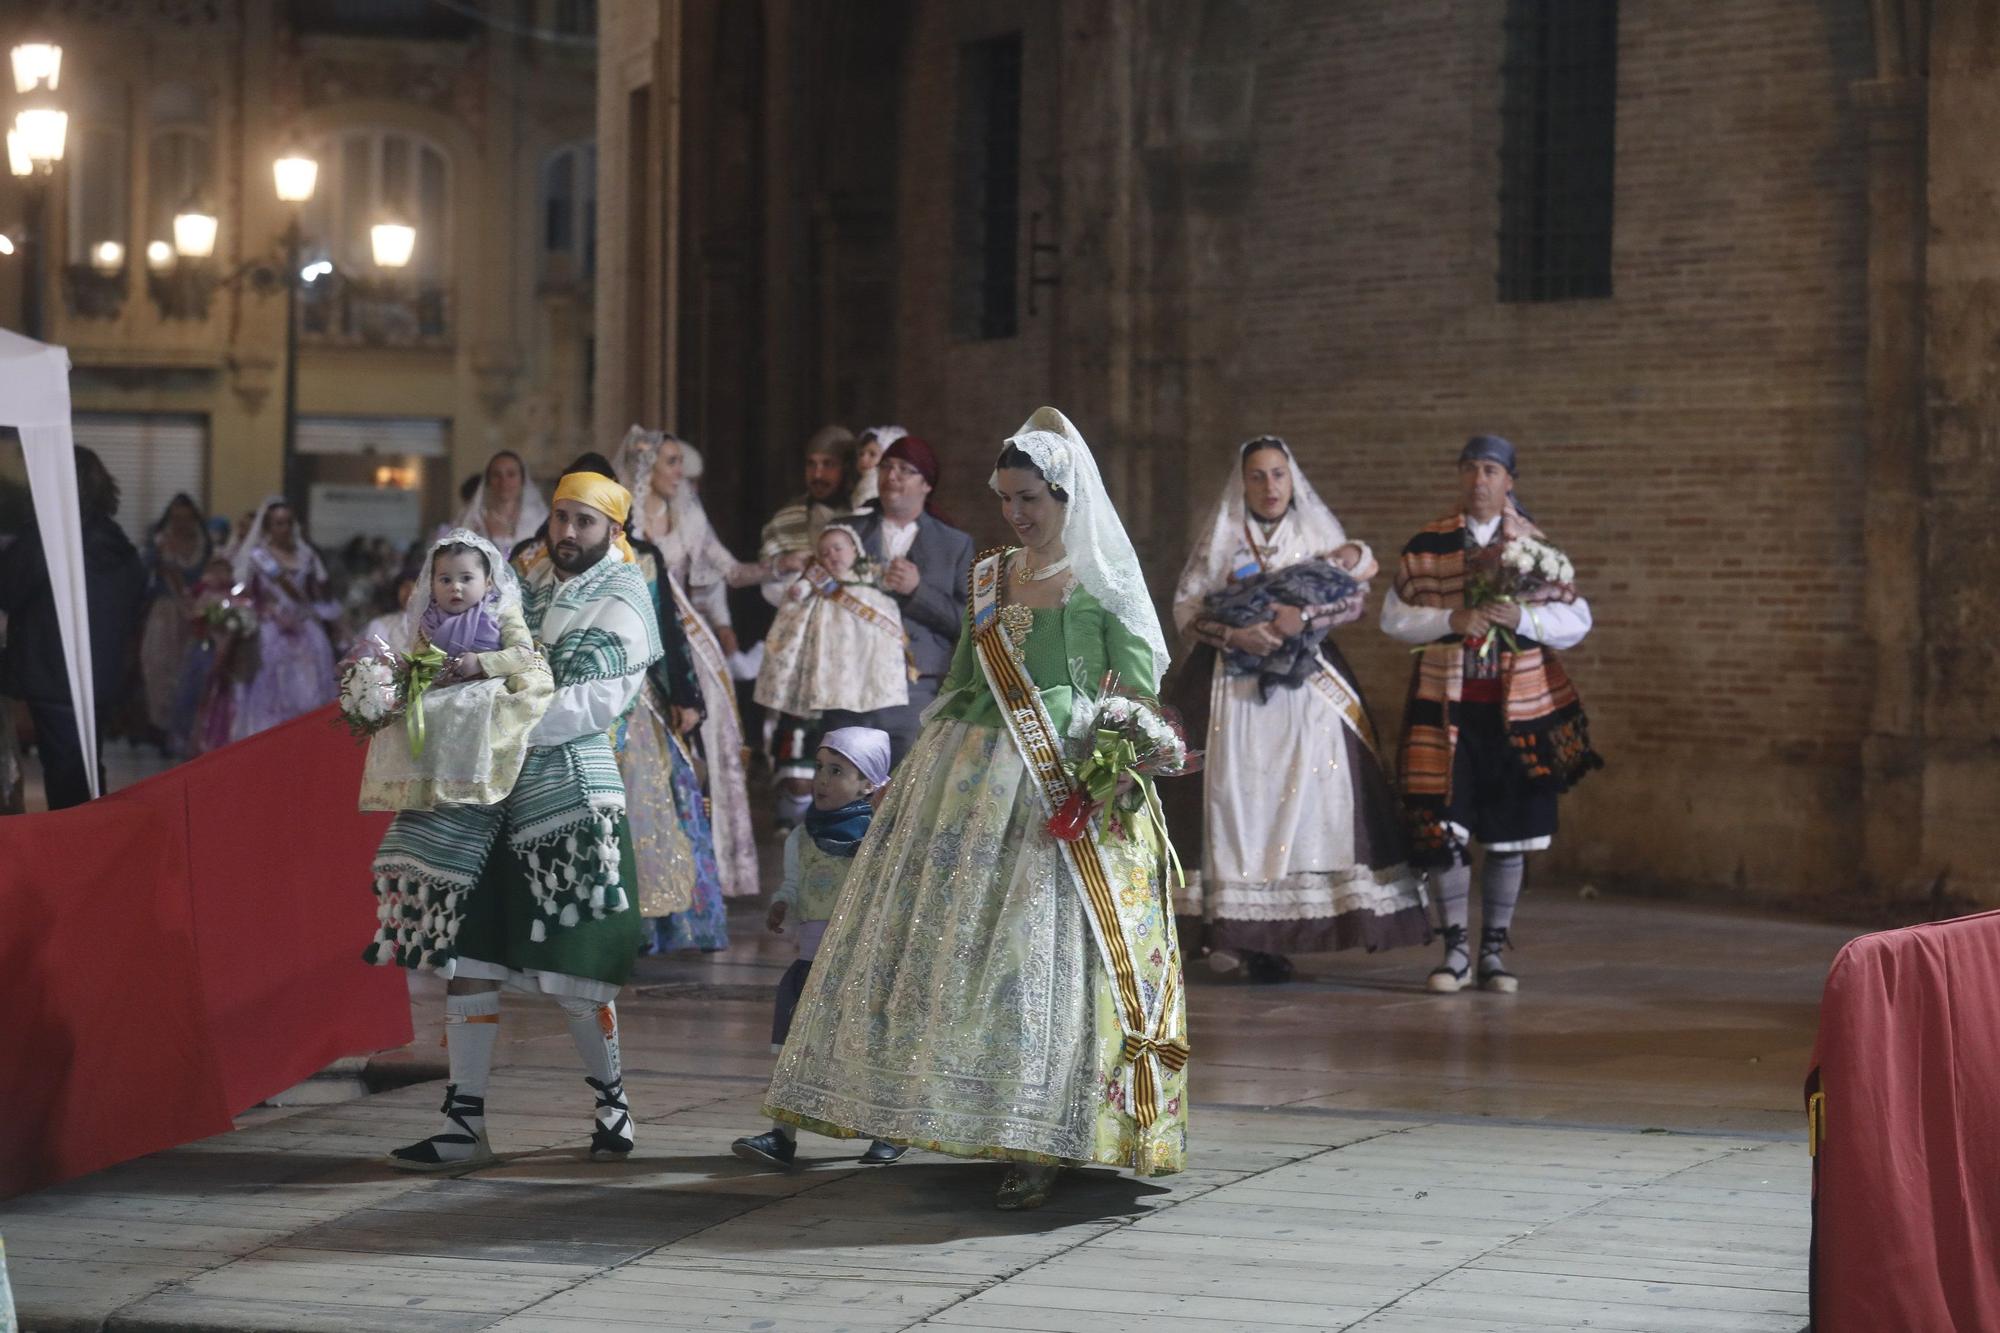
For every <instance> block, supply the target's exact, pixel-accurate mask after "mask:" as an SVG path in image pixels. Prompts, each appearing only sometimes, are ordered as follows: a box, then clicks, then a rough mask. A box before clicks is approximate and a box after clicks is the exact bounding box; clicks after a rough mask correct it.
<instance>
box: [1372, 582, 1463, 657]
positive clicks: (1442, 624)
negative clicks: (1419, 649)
mask: <svg viewBox="0 0 2000 1333" xmlns="http://www.w3.org/2000/svg"><path fill="white" fill-rule="evenodd" d="M1382 632H1383V633H1384V634H1386V635H1388V636H1389V637H1390V638H1392V639H1395V640H1397V641H1399V642H1401V643H1407V644H1412V645H1415V644H1425V643H1436V642H1437V641H1438V640H1439V639H1442V638H1447V637H1449V636H1450V634H1451V611H1450V610H1449V609H1448V608H1446V607H1442V606H1411V605H1410V604H1409V603H1407V602H1405V601H1404V600H1403V599H1402V598H1400V597H1398V596H1397V595H1396V590H1395V589H1394V588H1390V589H1389V595H1388V596H1387V597H1384V598H1383V599H1382Z"/></svg>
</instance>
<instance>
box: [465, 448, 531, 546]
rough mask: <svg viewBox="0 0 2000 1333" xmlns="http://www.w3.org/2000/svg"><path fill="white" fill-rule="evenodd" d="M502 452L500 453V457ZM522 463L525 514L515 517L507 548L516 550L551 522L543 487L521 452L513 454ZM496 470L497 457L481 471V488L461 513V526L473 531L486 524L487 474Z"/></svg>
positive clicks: (481, 529)
mask: <svg viewBox="0 0 2000 1333" xmlns="http://www.w3.org/2000/svg"><path fill="white" fill-rule="evenodd" d="M497 456H498V455H496V457H497ZM509 456H510V457H512V458H513V459H514V461H515V462H516V463H520V466H521V513H520V516H519V517H518V518H516V519H515V520H514V530H513V531H512V532H510V533H508V534H507V548H508V549H509V550H512V549H513V548H514V546H515V545H516V544H517V543H520V542H524V541H526V540H528V538H530V537H532V536H534V535H535V534H536V533H537V532H540V531H541V530H542V524H544V523H546V522H548V521H549V502H548V500H546V499H545V498H544V497H543V495H542V488H541V487H539V486H537V485H535V483H534V480H533V479H532V478H531V477H529V476H528V465H527V464H526V463H521V460H520V456H519V455H518V454H510V455H509ZM492 470H493V459H491V458H489V459H487V460H486V466H485V467H484V468H482V469H481V470H480V473H479V487H478V489H476V490H474V491H473V492H472V500H471V501H470V503H468V504H467V505H466V506H465V509H464V511H463V512H462V513H460V514H459V516H458V524H457V526H458V527H459V528H462V529H466V530H469V531H472V532H481V531H484V530H485V527H486V474H487V473H488V472H491V471H492Z"/></svg>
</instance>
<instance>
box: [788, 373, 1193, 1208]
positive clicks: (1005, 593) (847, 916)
mask: <svg viewBox="0 0 2000 1333" xmlns="http://www.w3.org/2000/svg"><path fill="white" fill-rule="evenodd" d="M992 485H993V489H994V491H995V492H996V493H997V494H998V495H999V496H1000V507H1001V511H1002V514H1003V516H1004V517H1005V518H1006V520H1007V522H1008V524H1009V526H1011V527H1012V528H1013V529H1014V531H1015V533H1016V534H1017V536H1018V537H1019V540H1020V543H1021V544H1020V545H1019V546H1018V547H1015V548H1011V549H1008V550H1005V551H996V552H989V553H988V554H987V555H986V556H985V557H984V558H983V559H981V560H979V561H978V562H976V563H975V564H974V566H973V572H972V598H971V607H970V609H969V619H968V630H967V632H966V633H965V634H964V635H963V636H962V637H961V638H960V639H959V645H958V652H957V656H956V657H955V658H954V659H953V662H952V666H951V670H950V672H949V673H948V674H947V676H946V677H945V681H944V685H943V688H942V689H941V690H940V692H939V694H938V699H937V702H936V704H934V705H933V706H932V707H931V709H930V710H929V713H928V716H927V718H926V721H925V723H924V729H923V731H922V733H921V734H920V735H919V736H918V738H917V741H916V744H915V745H914V746H913V747H912V748H911V750H910V753H909V755H908V756H907V757H906V758H905V759H904V760H903V763H902V765H901V767H899V768H898V769H897V770H896V775H895V777H894V779H893V780H892V782H891V784H890V786H889V789H888V794H887V796H886V797H885V799H884V800H883V802H882V806H881V810H880V813H878V814H877V815H876V816H875V820H874V824H873V826H872V827H871V828H870V829H869V831H868V835H867V837H866V838H865V839H864V840H863V842H862V844H861V848H860V851H859V853H858V854H857V855H856V856H855V859H854V863H853V868H852V869H851V870H850V871H849V872H848V876H847V885H846V888H845V890H844V891H843V892H842V894H841V898H840V903H839V906H838V907H837V908H836V909H835V910H834V913H833V917H832V920H831V921H830V922H829V923H828V924H827V928H826V934H825V936H824V939H823V942H822V944H821V946H820V950H819V957H818V960H817V961H816V962H815V963H814V965H813V972H812V975H811V977H810V978H808V980H807V982H806V989H805V993H804V995H803V997H802V998H801V999H800V1002H799V1008H798V1012H797V1018H796V1019H795V1020H794V1022H793V1024H792V1028H791V1033H790V1036H789V1037H788V1039H787V1040H786V1043H785V1048H784V1052H783V1054H781V1055H780V1056H779V1058H778V1068H777V1072H776V1074H775V1076H774V1077H773V1079H772V1082H771V1091H770V1094H769V1096H768V1097H767V1099H766V1103H767V1104H766V1107H765V1109H766V1111H767V1113H769V1114H770V1115H771V1117H772V1118H773V1120H775V1121H776V1122H777V1123H778V1124H779V1125H781V1126H792V1127H797V1128H805V1129H810V1130H813V1131H814V1132H816V1133H820V1134H830V1135H833V1136H835V1137H841V1138H853V1137H860V1138H875V1139H884V1140H887V1141H889V1142H890V1143H892V1144H904V1145H914V1146H918V1147H925V1148H930V1149H932V1150H935V1151H940V1152H946V1153H951V1154H954V1155H956V1156H960V1157H981V1158H993V1159H997V1160H1001V1161H1005V1162H1007V1163H1009V1169H1008V1171H1007V1174H1006V1177H1005V1179H1004V1180H1003V1181H1002V1183H1001V1186H1000V1194H999V1198H998V1203H999V1206H1000V1207H1002V1208H1032V1207H1035V1206H1038V1205H1039V1204H1041V1203H1042V1202H1044V1201H1045V1200H1046V1199H1047V1198H1048V1195H1049V1191H1050V1189H1051V1187H1052V1185H1053V1183H1054V1179H1055V1176H1056V1173H1057V1172H1058V1171H1060V1170H1061V1168H1062V1167H1064V1166H1066V1165H1075V1164H1083V1163H1093V1162H1094V1163H1102V1164H1106V1165H1112V1166H1124V1167H1130V1168H1131V1169H1133V1170H1134V1171H1136V1172H1138V1173H1140V1174H1142V1175H1167V1174H1170V1173H1172V1172H1176V1171H1179V1170H1181V1169H1182V1167H1183V1165H1184V1164H1185V1162H1186V1158H1187V1102H1186V1087H1187V1073H1186V1065H1187V1057H1188V1048H1187V1040H1186V1032H1187V1028H1186V1013H1185V1006H1184V1004H1183V1002H1182V995H1183V990H1182V976H1181V966H1180V952H1179V949H1178V947H1177V945H1176V943H1175V940H1174V929H1173V922H1172V919H1171V916H1170V912H1171V904H1170V902H1169V901H1168V898H1167V892H1168V891H1167V883H1166V880H1167V875H1166V872H1165V868H1164V864H1165V861H1166V854H1167V850H1168V849H1167V847H1166V845H1165V842H1164V839H1163V838H1162V837H1161V836H1160V834H1159V832H1158V830H1157V828H1156V826H1155V825H1154V823H1153V822H1152V821H1151V820H1150V819H1148V818H1146V817H1144V816H1143V815H1137V814H1133V813H1130V812H1127V813H1124V814H1121V815H1120V816H1118V817H1116V818H1111V819H1108V820H1106V821H1104V822H1103V823H1101V824H1100V823H1099V822H1098V821H1096V820H1093V821H1091V822H1090V825H1089V827H1087V828H1086V829H1084V830H1083V832H1082V834H1081V835H1080V836H1079V837H1078V839H1077V840H1076V841H1059V840H1057V839H1056V838H1055V837H1054V836H1052V835H1051V834H1050V832H1049V831H1048V829H1047V827H1046V825H1047V823H1048V821H1049V819H1050V817H1051V816H1052V815H1053V814H1054V813H1055V811H1056V810H1057V809H1058V808H1060V806H1061V805H1062V803H1063V802H1064V801H1065V799H1066V797H1067V796H1068V794H1069V791H1070V789H1071V786H1072V783H1073V778H1072V777H1071V776H1070V773H1069V771H1068V768H1067V765H1066V762H1065V758H1064V753H1065V751H1068V752H1069V753H1070V755H1071V760H1070V762H1073V761H1074V747H1073V746H1072V745H1071V744H1069V742H1068V737H1069V734H1070V731H1071V728H1072V725H1073V724H1075V725H1078V726H1082V727H1084V728H1086V729H1087V728H1088V725H1089V723H1090V721H1091V720H1092V719H1093V718H1094V716H1095V707H1094V699H1093V693H1094V691H1095V690H1096V688H1097V686H1098V684H1099V683H1100V682H1101V681H1102V680H1103V679H1104V676H1105V673H1106V671H1107V669H1109V670H1114V671H1117V672H1118V673H1119V674H1120V676H1121V677H1122V680H1123V683H1124V685H1125V686H1126V687H1128V688H1130V689H1134V690H1138V691H1141V692H1150V691H1151V690H1153V689H1154V688H1155V687H1156V684H1157V682H1158V680H1159V678H1160V675H1161V674H1162V673H1163V672H1164V670H1165V668H1166V663H1167V650H1166V644H1165V642H1164V640H1163V638H1162V636H1161V634H1160V626H1159V621H1158V619H1157V617H1156V616H1155V614H1154V611H1153V603H1152V599H1151V597H1150V595H1149V594H1148V593H1147V591H1146V585H1145V579H1144V577H1143V576H1142V575H1141V574H1140V572H1139V562H1138V558H1137V556H1136V555H1135V554H1134V553H1133V550H1132V544H1131V542H1130V540H1129V539H1127V537H1126V535H1125V529H1124V527H1123V525H1122V524H1121V523H1120V522H1119V520H1118V515H1117V512H1116V511H1115V510H1114V509H1113V508H1112V505H1111V501H1110V497H1109V496H1108V495H1107V494H1106V493H1105V490H1104V483H1103V481H1102V479H1101V478H1100V477H1099V475H1098V470H1097V464H1096V462H1095V460H1094V459H1093V458H1092V457H1091V454H1090V450H1089V448H1088V447H1087V446H1086V445H1085V444H1084V442H1083V438H1082V436H1081V435H1079V434H1078V433H1077V431H1076V428H1075V427H1074V426H1072V425H1071V424H1070V423H1069V421H1068V420H1067V419H1066V418H1064V416H1063V415H1062V413H1060V412H1058V411H1056V410H1055V409H1054V408H1046V407H1045V408H1042V409H1040V410H1039V411H1037V412H1036V413H1035V415H1034V416H1032V417H1030V418H1029V419H1028V422H1027V424H1026V425H1024V426H1023V427H1022V428H1021V430H1020V431H1019V432H1018V433H1017V434H1015V435H1014V436H1013V437H1012V438H1010V439H1009V440H1008V441H1007V442H1006V446H1005V448H1004V449H1003V450H1002V451H1001V453H1000V457H999V462H998V466H997V467H996V468H995V470H994V473H993V481H992ZM1003 698H1004V699H1005V700H1006V701H1007V702H1006V703H1005V704H1004V705H1003V703H1002V700H1003ZM1121 808H1122V807H1121ZM774 1160H775V1159H774Z"/></svg>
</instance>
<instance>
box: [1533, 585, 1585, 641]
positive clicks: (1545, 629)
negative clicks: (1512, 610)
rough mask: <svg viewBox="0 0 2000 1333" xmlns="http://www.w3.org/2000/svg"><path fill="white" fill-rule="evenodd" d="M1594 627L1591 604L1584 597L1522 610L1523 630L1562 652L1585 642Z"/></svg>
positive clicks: (1534, 638) (1536, 639)
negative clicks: (1584, 639)
mask: <svg viewBox="0 0 2000 1333" xmlns="http://www.w3.org/2000/svg"><path fill="white" fill-rule="evenodd" d="M1590 627H1591V619H1590V603H1589V602H1586V601H1584V600H1583V598H1581V597H1579V598H1577V599H1576V600H1575V601H1573V602H1568V603H1564V602H1548V603H1545V604H1544V605H1541V606H1530V607H1525V608H1523V609H1522V612H1521V633H1523V634H1526V635H1527V636H1528V637H1529V638H1531V639H1533V640H1534V641H1535V642H1536V643H1539V644H1541V645H1542V646H1543V647H1545V648H1553V649H1555V650H1556V651H1557V652H1559V653H1560V652H1566V651H1568V650H1569V649H1571V648H1574V647H1576V646H1577V645H1578V644H1579V643H1582V642H1583V638H1584V636H1585V635H1586V634H1588V633H1590Z"/></svg>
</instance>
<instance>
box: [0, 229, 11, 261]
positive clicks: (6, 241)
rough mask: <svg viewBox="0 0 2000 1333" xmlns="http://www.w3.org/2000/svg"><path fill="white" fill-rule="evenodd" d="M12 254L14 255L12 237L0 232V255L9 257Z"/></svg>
mask: <svg viewBox="0 0 2000 1333" xmlns="http://www.w3.org/2000/svg"><path fill="white" fill-rule="evenodd" d="M13 253H14V238H13V237H12V236H9V235H8V234H7V233H6V232H4V231H0V255H11V254H13Z"/></svg>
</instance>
